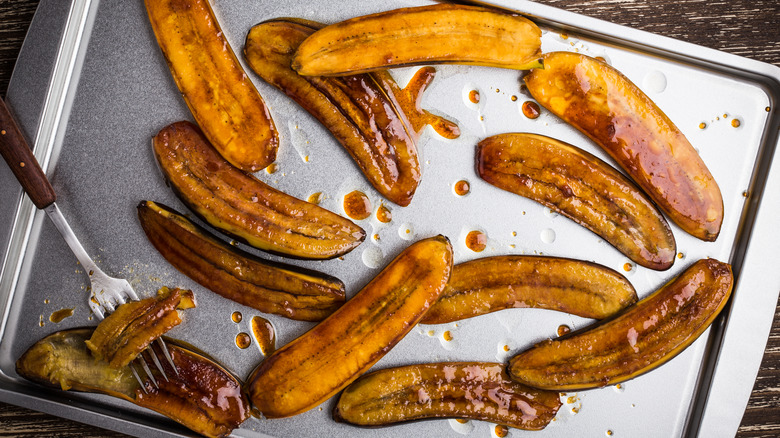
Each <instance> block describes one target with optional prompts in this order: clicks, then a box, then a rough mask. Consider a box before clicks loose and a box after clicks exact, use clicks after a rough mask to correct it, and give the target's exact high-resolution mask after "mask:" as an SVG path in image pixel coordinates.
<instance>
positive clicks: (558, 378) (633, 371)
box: [509, 259, 734, 391]
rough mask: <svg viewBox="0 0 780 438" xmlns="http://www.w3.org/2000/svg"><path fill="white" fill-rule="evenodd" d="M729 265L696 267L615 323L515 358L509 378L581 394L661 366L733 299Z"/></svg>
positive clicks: (548, 343)
mask: <svg viewBox="0 0 780 438" xmlns="http://www.w3.org/2000/svg"><path fill="white" fill-rule="evenodd" d="M733 281H734V278H733V275H732V273H731V266H730V265H729V264H727V263H722V262H719V261H717V260H715V259H703V260H699V261H697V262H696V263H694V264H692V265H691V266H690V267H688V269H686V270H685V271H684V272H683V273H682V274H680V275H679V276H677V277H676V278H674V279H673V280H671V281H670V282H669V283H667V284H666V285H664V286H663V287H661V288H660V289H658V290H657V291H656V292H654V293H653V294H651V295H650V296H648V297H647V298H645V299H643V300H642V301H640V302H638V303H637V304H635V305H633V306H631V307H629V308H628V309H626V310H625V311H624V312H623V313H621V314H619V315H618V316H617V317H615V318H614V319H610V320H607V321H606V322H604V323H601V324H598V325H596V326H594V327H591V328H586V329H583V330H581V331H577V332H573V333H571V334H569V335H566V336H563V337H560V338H557V339H552V340H547V341H542V342H540V343H538V344H536V345H535V346H533V347H531V348H530V349H528V350H526V351H525V352H522V353H520V354H518V355H517V356H515V357H513V358H512V359H511V360H510V362H509V375H510V376H511V377H512V378H513V379H515V380H517V381H518V382H520V383H524V384H526V385H529V386H533V387H534V388H542V389H550V390H555V391H579V390H582V389H589V388H597V387H601V386H606V385H613V384H616V383H620V382H623V381H625V380H628V379H631V378H634V377H636V376H639V375H641V374H644V373H646V372H648V371H650V370H653V369H655V368H656V367H658V366H660V365H663V364H664V363H666V362H667V361H668V360H670V359H672V358H673V357H675V356H676V355H677V354H679V353H680V352H682V351H683V350H685V348H687V347H688V346H689V345H691V343H693V341H695V340H696V339H697V338H698V337H699V335H701V334H702V332H704V330H706V329H707V327H709V326H710V324H711V323H712V321H713V320H714V319H715V317H716V316H718V313H720V311H721V310H722V309H723V306H724V305H725V304H726V302H727V301H728V298H729V296H730V295H731V289H732V286H733Z"/></svg>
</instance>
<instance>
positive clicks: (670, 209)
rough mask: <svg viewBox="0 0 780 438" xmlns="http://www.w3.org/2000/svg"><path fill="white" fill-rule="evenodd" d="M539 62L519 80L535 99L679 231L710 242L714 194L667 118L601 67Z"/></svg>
mask: <svg viewBox="0 0 780 438" xmlns="http://www.w3.org/2000/svg"><path fill="white" fill-rule="evenodd" d="M543 59H544V70H534V71H532V72H531V73H530V74H528V75H527V76H526V77H525V84H526V85H527V87H528V91H529V92H530V93H531V95H532V96H533V97H534V99H536V100H537V101H538V102H539V103H540V104H541V105H543V106H544V107H545V108H547V109H548V110H550V112H552V113H553V114H555V115H557V116H558V117H560V118H562V119H563V120H564V121H566V122H568V123H569V124H571V125H572V126H574V127H575V128H577V129H579V130H580V131H581V132H582V133H583V134H585V135H587V136H588V137H590V138H591V139H592V140H593V141H594V142H596V144H598V145H599V146H600V147H601V148H602V149H604V150H605V151H606V152H607V153H608V154H609V155H610V156H611V157H612V158H613V159H614V160H615V161H616V162H617V163H618V164H619V165H620V167H622V168H623V170H625V171H626V173H627V174H628V176H630V177H631V179H633V180H634V182H636V183H637V184H638V185H639V187H641V188H642V190H644V191H645V193H647V194H648V196H650V198H651V199H652V200H653V201H655V203H656V204H657V205H658V207H659V208H660V209H661V210H663V211H664V212H665V213H666V214H667V215H669V218H670V219H671V220H672V221H673V222H674V223H676V224H677V225H679V226H680V228H682V229H683V230H685V231H686V232H688V233H690V234H691V235H693V236H695V237H698V238H699V239H702V240H705V241H714V240H715V239H716V238H717V237H718V233H719V232H720V227H721V224H722V222H723V198H722V196H721V193H720V188H719V187H718V184H717V182H715V179H714V178H713V176H712V174H711V173H710V171H709V169H707V166H706V165H705V164H704V161H702V159H701V157H700V156H699V153H698V152H696V150H695V149H694V148H693V146H692V145H691V143H690V142H689V141H688V139H686V138H685V135H683V133H682V132H681V131H680V129H678V128H677V126H675V125H674V123H672V121H671V120H670V119H669V117H667V116H666V114H664V112H663V111H661V109H660V108H658V106H657V105H656V104H655V103H654V102H653V101H652V100H651V99H650V98H649V97H648V96H647V95H646V94H645V93H643V92H642V90H640V89H639V87H637V86H636V85H634V84H633V83H632V82H631V81H630V80H629V79H628V78H627V77H625V76H623V74H621V73H620V72H619V71H617V70H616V69H615V68H613V67H612V66H610V65H609V64H607V63H605V62H602V61H600V60H598V59H596V58H591V57H589V56H585V55H581V54H579V53H571V52H552V53H546V54H544V56H543Z"/></svg>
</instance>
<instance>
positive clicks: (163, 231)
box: [138, 201, 346, 321]
mask: <svg viewBox="0 0 780 438" xmlns="http://www.w3.org/2000/svg"><path fill="white" fill-rule="evenodd" d="M138 218H139V219H140V220H141V227H142V228H143V229H144V232H145V233H146V237H147V238H149V241H150V242H152V244H153V245H154V247H155V248H157V250H158V251H160V254H162V256H163V257H165V259H166V260H168V261H169V262H170V263H171V264H172V265H173V266H174V267H175V268H176V269H178V270H179V271H181V272H182V273H183V274H185V275H187V276H188V277H190V278H192V279H193V280H195V281H197V282H198V283H199V284H201V285H202V286H205V287H207V288H208V289H210V290H211V291H213V292H215V293H217V294H219V295H222V296H223V297H225V298H227V299H230V300H233V301H235V302H237V303H240V304H243V305H245V306H249V307H252V308H254V309H257V310H259V311H261V312H266V313H275V314H277V315H282V316H286V317H288V318H291V319H296V320H300V321H321V320H323V319H325V317H326V316H328V315H330V314H331V313H333V311H334V310H336V309H338V308H339V307H340V306H341V305H342V304H344V301H345V300H346V298H345V295H344V283H342V282H341V281H340V280H338V279H337V278H334V277H331V276H329V275H325V274H323V273H321V272H316V271H310V270H306V269H302V268H299V267H297V266H292V265H284V264H281V263H273V262H270V261H267V260H263V259H260V258H258V257H255V256H253V255H251V254H249V253H246V252H244V251H241V250H239V249H237V248H236V247H234V246H232V245H228V244H226V243H224V242H222V241H221V240H219V239H216V238H215V237H213V236H211V235H210V234H209V232H208V231H206V230H204V229H203V228H201V227H199V226H198V225H196V224H195V223H193V222H191V221H190V220H189V219H187V218H185V217H184V216H182V215H180V214H178V213H176V212H175V211H173V210H172V209H170V208H169V207H166V206H165V205H162V204H157V203H154V202H151V201H142V202H141V203H140V204H139V205H138Z"/></svg>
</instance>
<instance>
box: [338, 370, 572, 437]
mask: <svg viewBox="0 0 780 438" xmlns="http://www.w3.org/2000/svg"><path fill="white" fill-rule="evenodd" d="M505 369H506V367H505V366H504V364H499V363H488V362H452V363H433V364H420V365H408V366H402V367H398V368H389V369H384V370H379V371H375V372H373V373H369V374H366V375H364V376H362V377H361V378H359V379H358V380H356V381H355V382H354V383H352V384H351V385H349V386H348V387H347V389H345V390H344V392H342V393H341V397H340V398H339V402H338V404H337V405H336V408H335V409H334V411H333V418H334V419H335V420H336V421H343V422H347V423H352V424H355V425H359V426H384V425H388V424H394V423H399V422H402V421H410V420H420V419H424V418H470V419H474V420H483V421H489V422H491V423H498V424H503V425H506V426H509V427H515V428H518V429H525V430H541V429H544V428H545V426H547V424H549V423H550V421H551V420H552V419H553V417H555V414H556V413H557V412H558V408H560V407H561V400H560V397H559V396H558V393H557V392H553V391H544V390H539V389H533V388H529V387H527V386H525V385H522V384H520V383H517V382H514V381H512V380H511V379H510V378H509V376H507V374H506V371H505Z"/></svg>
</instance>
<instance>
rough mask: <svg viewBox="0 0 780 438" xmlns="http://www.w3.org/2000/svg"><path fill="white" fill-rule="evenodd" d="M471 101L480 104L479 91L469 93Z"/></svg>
mask: <svg viewBox="0 0 780 438" xmlns="http://www.w3.org/2000/svg"><path fill="white" fill-rule="evenodd" d="M469 101H471V103H479V91H477V90H471V91H469Z"/></svg>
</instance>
